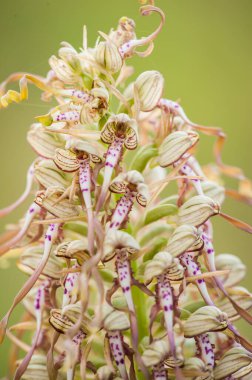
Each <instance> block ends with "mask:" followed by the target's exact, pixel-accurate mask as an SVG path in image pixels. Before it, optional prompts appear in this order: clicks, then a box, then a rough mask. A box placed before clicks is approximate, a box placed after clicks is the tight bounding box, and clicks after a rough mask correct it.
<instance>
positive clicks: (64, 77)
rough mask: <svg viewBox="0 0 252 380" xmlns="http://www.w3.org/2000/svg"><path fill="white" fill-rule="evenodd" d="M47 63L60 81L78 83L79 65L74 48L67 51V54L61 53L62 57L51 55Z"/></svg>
mask: <svg viewBox="0 0 252 380" xmlns="http://www.w3.org/2000/svg"><path fill="white" fill-rule="evenodd" d="M49 64H50V66H51V68H52V70H53V71H54V72H55V74H56V76H57V77H58V78H59V79H60V80H61V81H62V82H64V83H66V84H78V83H80V73H81V66H80V62H79V59H78V55H77V53H76V52H75V51H74V50H72V51H69V52H68V54H67V55H65V54H63V55H62V58H57V57H56V56H55V55H53V56H52V57H50V59H49Z"/></svg>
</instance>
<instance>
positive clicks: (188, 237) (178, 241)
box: [166, 224, 203, 256]
mask: <svg viewBox="0 0 252 380" xmlns="http://www.w3.org/2000/svg"><path fill="white" fill-rule="evenodd" d="M202 246H203V240H202V239H201V238H200V234H199V233H198V231H197V229H196V228H195V227H193V226H190V225H187V224H182V225H181V226H179V227H177V228H176V230H175V231H174V232H173V234H172V235H171V237H170V238H169V241H168V244H167V247H166V250H167V251H168V252H169V253H170V254H171V255H172V256H179V255H180V254H182V253H184V252H185V251H197V250H200V249H201V248H202Z"/></svg>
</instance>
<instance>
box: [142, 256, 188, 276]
mask: <svg viewBox="0 0 252 380" xmlns="http://www.w3.org/2000/svg"><path fill="white" fill-rule="evenodd" d="M162 273H167V274H168V276H169V280H170V281H180V280H182V279H183V278H184V268H183V267H182V266H181V265H180V263H179V260H178V259H177V258H173V257H172V255H171V254H170V253H169V252H167V251H161V252H158V253H157V254H156V255H155V256H154V257H153V259H152V260H150V261H148V262H147V264H146V266H145V271H144V279H145V281H147V282H149V281H151V280H152V279H153V278H154V277H157V276H159V275H161V274H162Z"/></svg>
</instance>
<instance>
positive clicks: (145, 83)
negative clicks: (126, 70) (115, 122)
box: [135, 70, 164, 112]
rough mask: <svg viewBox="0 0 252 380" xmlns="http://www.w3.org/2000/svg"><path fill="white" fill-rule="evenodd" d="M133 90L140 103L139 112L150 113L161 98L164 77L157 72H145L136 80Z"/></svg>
mask: <svg viewBox="0 0 252 380" xmlns="http://www.w3.org/2000/svg"><path fill="white" fill-rule="evenodd" d="M135 89H136V91H137V95H138V98H139V101H140V110H141V111H145V112H147V111H151V110H153V108H155V107H156V106H157V104H158V102H159V100H160V98H161V96H162V93H163V89H164V77H163V75H161V74H160V72H159V71H154V70H152V71H145V72H143V73H142V74H140V75H139V77H138V78H137V79H136V82H135Z"/></svg>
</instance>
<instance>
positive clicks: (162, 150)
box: [158, 131, 199, 167]
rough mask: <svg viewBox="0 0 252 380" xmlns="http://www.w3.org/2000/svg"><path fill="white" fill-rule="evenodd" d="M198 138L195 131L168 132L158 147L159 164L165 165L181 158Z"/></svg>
mask: <svg viewBox="0 0 252 380" xmlns="http://www.w3.org/2000/svg"><path fill="white" fill-rule="evenodd" d="M198 140H199V135H198V134H197V133H196V132H184V131H177V132H172V133H171V134H169V135H168V136H167V137H166V138H165V139H164V141H163V142H162V144H161V146H160V147H159V159H158V160H159V165H160V166H161V167H167V166H170V165H172V164H174V163H176V162H177V161H178V160H179V159H181V158H183V156H184V154H186V153H187V152H188V150H189V149H191V148H192V147H193V146H194V145H195V144H196V143H197V142H198Z"/></svg>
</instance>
